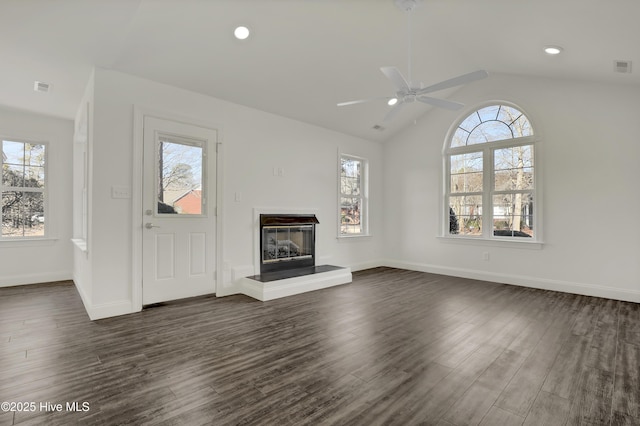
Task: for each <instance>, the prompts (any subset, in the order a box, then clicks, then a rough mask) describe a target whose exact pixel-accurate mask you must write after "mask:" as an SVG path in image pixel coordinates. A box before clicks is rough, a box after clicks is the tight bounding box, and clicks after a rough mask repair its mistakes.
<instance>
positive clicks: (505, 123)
mask: <svg viewBox="0 0 640 426" xmlns="http://www.w3.org/2000/svg"><path fill="white" fill-rule="evenodd" d="M451 133H452V134H451V136H450V137H449V138H448V140H447V143H446V148H445V151H444V162H445V174H446V177H445V205H446V212H445V214H444V218H445V222H446V223H445V224H444V227H443V229H444V230H445V234H446V235H447V236H453V237H455V236H458V237H459V236H465V237H475V238H485V239H511V240H513V239H514V237H519V238H521V240H520V241H528V242H530V241H537V240H539V238H538V235H537V229H538V225H539V223H540V218H539V217H538V216H539V215H538V213H537V212H536V207H537V204H538V203H537V196H536V174H535V173H536V172H535V171H536V168H535V166H534V158H535V151H536V149H535V143H536V139H535V135H534V131H533V127H532V126H531V122H530V121H529V119H528V118H527V116H526V115H525V114H524V113H523V112H522V111H520V109H519V108H516V107H514V106H512V105H507V104H506V103H499V104H492V105H489V106H485V107H482V108H480V109H478V110H476V111H474V112H473V113H471V114H469V115H468V116H466V117H465V118H464V119H462V120H460V121H459V124H458V125H457V126H456V127H455V130H454V131H452V132H451Z"/></svg>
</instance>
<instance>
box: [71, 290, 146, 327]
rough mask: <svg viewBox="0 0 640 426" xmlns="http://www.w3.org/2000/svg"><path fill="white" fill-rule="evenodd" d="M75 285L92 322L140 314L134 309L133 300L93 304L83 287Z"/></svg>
mask: <svg viewBox="0 0 640 426" xmlns="http://www.w3.org/2000/svg"><path fill="white" fill-rule="evenodd" d="M74 284H75V286H76V289H77V290H78V294H80V299H82V304H83V305H84V310H85V311H87V315H89V319H91V321H95V320H99V319H103V318H110V317H117V316H119V315H127V314H132V313H134V312H138V311H136V310H135V309H133V306H132V303H131V300H121V301H116V302H109V303H102V304H99V305H94V304H93V303H91V299H90V298H89V297H88V296H87V294H86V293H85V292H84V290H83V289H82V287H81V286H79V285H78V283H77V282H74Z"/></svg>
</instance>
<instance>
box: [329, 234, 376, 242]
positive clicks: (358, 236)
mask: <svg viewBox="0 0 640 426" xmlns="http://www.w3.org/2000/svg"><path fill="white" fill-rule="evenodd" d="M371 237H373V235H371V234H355V235H338V237H337V238H338V241H340V240H343V241H348V240H357V239H361V238H371Z"/></svg>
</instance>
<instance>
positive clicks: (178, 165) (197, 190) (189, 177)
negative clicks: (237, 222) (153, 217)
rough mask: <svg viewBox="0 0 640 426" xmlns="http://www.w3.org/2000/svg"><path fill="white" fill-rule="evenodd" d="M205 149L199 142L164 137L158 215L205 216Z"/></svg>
mask: <svg viewBox="0 0 640 426" xmlns="http://www.w3.org/2000/svg"><path fill="white" fill-rule="evenodd" d="M203 158H204V150H203V147H202V144H201V143H200V142H198V141H186V140H185V141H182V140H177V139H176V138H163V137H161V138H160V140H159V143H158V165H157V166H158V168H157V177H158V179H157V182H158V192H157V198H158V200H157V201H158V202H157V209H158V210H157V213H158V214H182V215H200V214H204V213H205V212H204V205H205V199H204V198H203V183H204V179H203V176H204V170H203V166H204V164H205V161H204V160H203Z"/></svg>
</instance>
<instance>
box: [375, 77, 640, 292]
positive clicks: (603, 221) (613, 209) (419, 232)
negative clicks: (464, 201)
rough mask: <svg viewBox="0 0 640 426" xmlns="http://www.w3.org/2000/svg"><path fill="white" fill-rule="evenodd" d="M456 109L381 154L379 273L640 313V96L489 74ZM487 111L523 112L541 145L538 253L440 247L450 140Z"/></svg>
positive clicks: (429, 119)
mask: <svg viewBox="0 0 640 426" xmlns="http://www.w3.org/2000/svg"><path fill="white" fill-rule="evenodd" d="M452 98H453V99H455V100H457V101H461V102H464V103H465V104H466V105H467V107H466V109H465V110H463V111H462V112H460V113H452V112H447V111H441V110H433V111H431V112H429V113H428V114H427V115H426V116H425V117H424V118H423V119H422V120H421V121H419V122H418V124H416V125H415V126H412V127H410V128H409V129H407V130H406V131H405V132H403V133H402V134H401V135H399V136H397V137H396V138H394V140H392V141H390V142H388V143H387V144H385V145H384V159H385V163H384V175H385V183H384V194H385V208H384V217H385V223H384V227H385V256H386V258H387V260H386V262H385V263H386V264H389V265H394V266H398V267H406V268H409V269H416V270H423V271H431V272H438V273H446V274H451V275H457V276H465V277H473V278H479V279H487V280H493V281H497V282H505V283H512V284H518V285H527V286H531V287H538V288H546V289H554V290H561V291H570V292H575V293H580V294H587V295H595V296H603V297H610V298H618V299H623V300H631V301H635V302H640V262H639V261H638V259H640V226H638V218H637V212H638V211H640V197H639V196H638V181H639V180H638V161H639V160H640V143H639V142H638V140H639V139H638V138H639V136H638V135H640V120H638V111H640V90H639V89H638V88H637V87H633V86H624V85H620V86H615V85H600V84H595V83H581V82H574V81H566V80H552V79H537V78H535V79H534V78H525V77H516V76H509V75H492V76H490V77H489V79H488V80H484V81H481V82H478V83H474V84H470V85H468V86H466V87H464V88H462V89H461V90H460V91H458V92H457V93H455V95H454V96H453V97H452ZM490 100H505V101H510V102H513V103H515V104H516V105H518V106H520V107H521V108H522V110H523V111H524V112H525V113H526V114H527V115H528V116H529V117H530V119H531V120H532V122H533V124H534V126H535V130H536V131H537V133H538V134H540V135H541V136H542V148H543V150H542V156H541V158H540V157H538V159H537V160H538V163H537V165H538V173H542V177H543V180H544V182H543V188H542V189H543V201H544V207H543V215H544V217H543V221H544V231H543V236H542V238H543V240H544V245H543V247H542V249H541V250H529V249H521V248H513V247H497V246H494V245H474V244H461V243H450V242H447V241H444V240H443V239H438V238H437V237H438V235H439V232H440V223H439V220H440V217H441V215H440V214H439V213H440V211H444V210H442V209H443V207H442V197H441V188H442V176H443V171H442V148H443V144H444V141H445V137H446V134H447V131H448V130H449V128H450V127H451V125H452V124H453V122H455V121H456V119H458V118H460V117H462V116H465V115H466V114H468V113H470V112H471V111H472V109H473V107H474V106H476V105H478V104H480V103H483V102H486V101H490ZM483 252H489V253H490V260H489V261H483V259H482V254H483Z"/></svg>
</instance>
